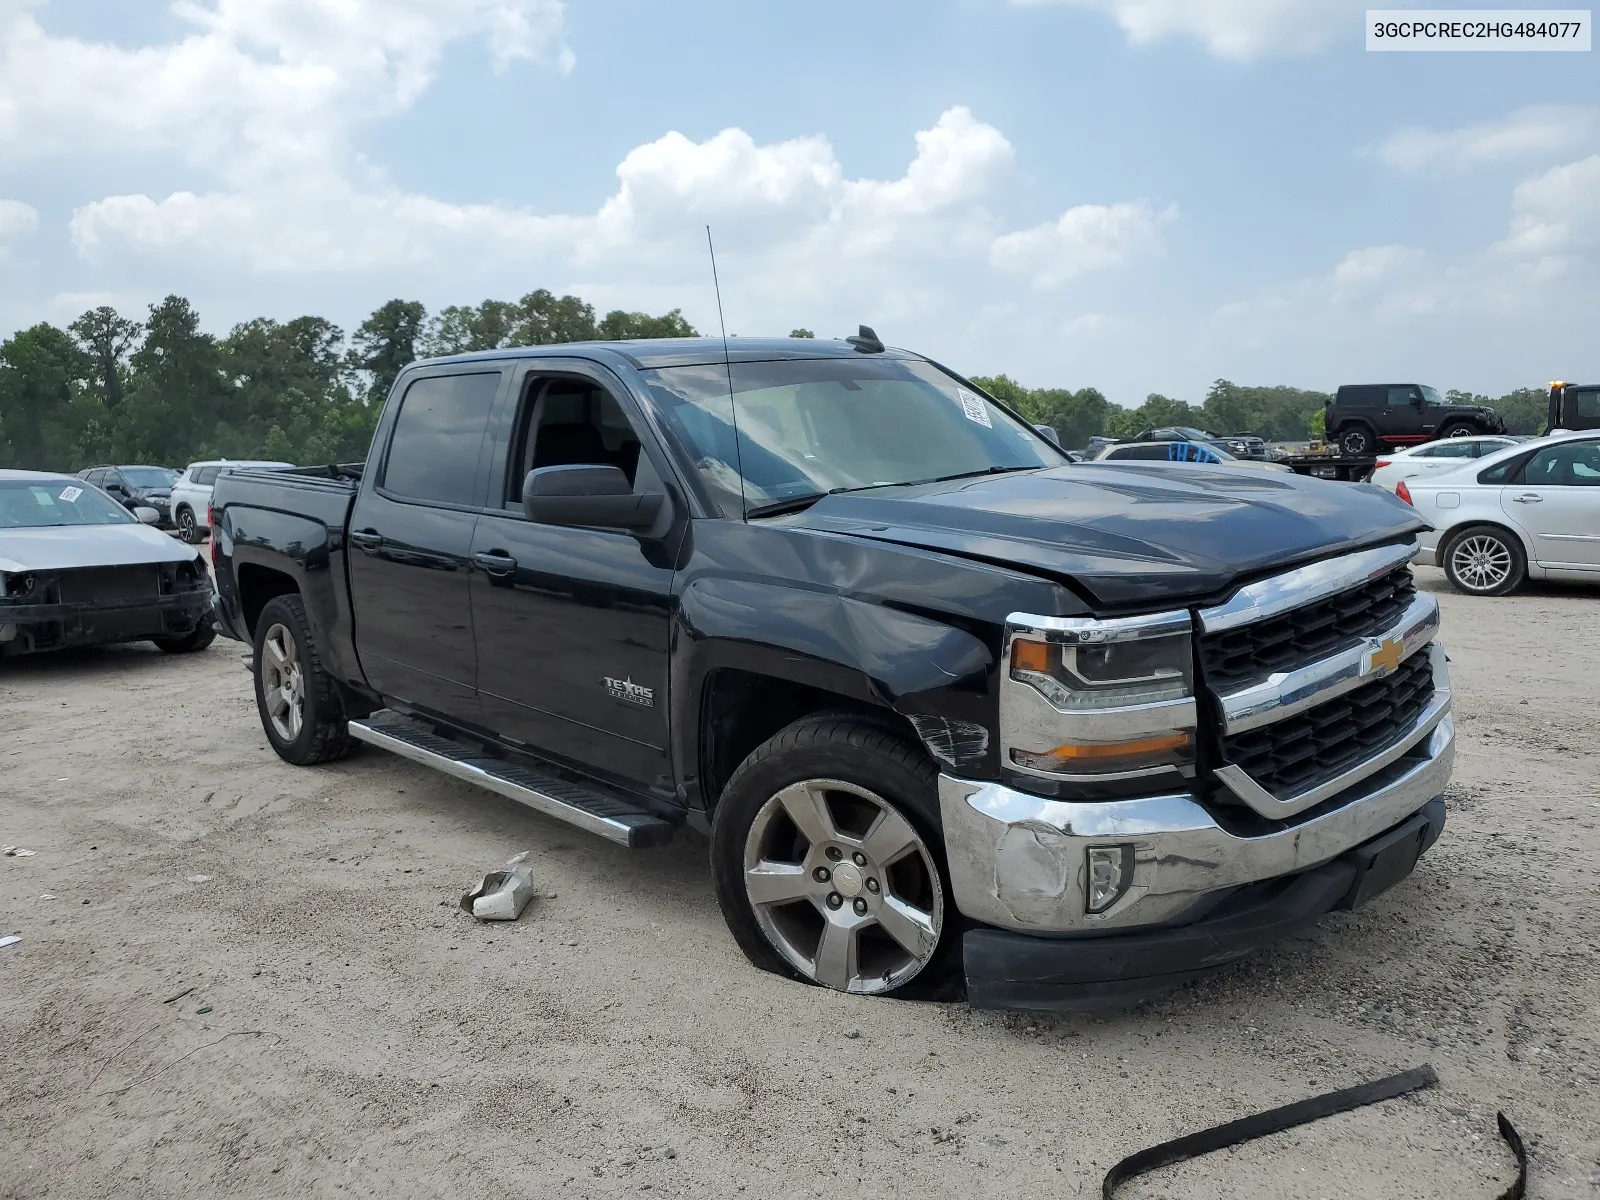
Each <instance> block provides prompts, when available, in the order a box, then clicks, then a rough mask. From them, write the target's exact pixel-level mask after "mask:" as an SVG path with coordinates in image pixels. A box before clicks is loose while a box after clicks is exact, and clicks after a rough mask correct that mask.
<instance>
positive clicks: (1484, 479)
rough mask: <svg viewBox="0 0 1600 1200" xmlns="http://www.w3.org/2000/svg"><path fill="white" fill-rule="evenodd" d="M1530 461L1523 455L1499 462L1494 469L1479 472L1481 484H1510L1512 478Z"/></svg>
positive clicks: (1488, 468) (1489, 468) (1487, 468)
mask: <svg viewBox="0 0 1600 1200" xmlns="http://www.w3.org/2000/svg"><path fill="white" fill-rule="evenodd" d="M1527 461H1528V460H1527V459H1526V458H1525V457H1523V456H1522V455H1520V454H1519V455H1516V456H1515V457H1513V458H1508V459H1506V460H1505V461H1504V462H1498V463H1496V464H1495V465H1494V466H1492V467H1486V468H1484V469H1483V470H1482V471H1479V472H1478V482H1479V483H1510V482H1511V477H1512V476H1513V475H1515V474H1516V473H1517V471H1518V470H1519V469H1520V468H1521V466H1522V464H1523V463H1525V462H1527Z"/></svg>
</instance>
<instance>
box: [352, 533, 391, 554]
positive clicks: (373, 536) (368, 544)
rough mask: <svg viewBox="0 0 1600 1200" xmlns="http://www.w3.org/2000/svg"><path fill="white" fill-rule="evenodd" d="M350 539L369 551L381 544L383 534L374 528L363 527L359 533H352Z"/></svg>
mask: <svg viewBox="0 0 1600 1200" xmlns="http://www.w3.org/2000/svg"><path fill="white" fill-rule="evenodd" d="M350 540H351V541H352V542H354V543H355V544H356V545H357V546H360V547H361V548H362V549H363V550H366V551H369V552H370V551H373V550H376V549H377V548H378V547H379V546H381V545H383V534H381V533H379V532H378V531H377V530H375V529H363V530H362V531H361V532H360V533H352V534H351V535H350Z"/></svg>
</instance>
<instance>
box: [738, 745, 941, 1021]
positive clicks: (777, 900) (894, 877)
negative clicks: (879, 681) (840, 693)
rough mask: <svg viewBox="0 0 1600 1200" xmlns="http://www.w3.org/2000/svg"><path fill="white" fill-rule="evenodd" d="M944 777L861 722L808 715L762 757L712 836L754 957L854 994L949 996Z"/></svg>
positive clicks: (748, 769)
mask: <svg viewBox="0 0 1600 1200" xmlns="http://www.w3.org/2000/svg"><path fill="white" fill-rule="evenodd" d="M937 779H938V775H937V772H936V771H935V770H934V767H933V764H932V763H930V762H929V761H928V759H927V756H926V755H925V754H923V753H922V751H921V749H920V747H918V746H916V745H915V744H913V743H912V742H911V741H910V740H909V739H907V738H905V737H903V736H901V735H900V734H899V733H898V732H896V731H894V730H892V729H889V728H886V727H884V726H881V725H878V724H876V723H874V722H873V721H871V720H870V719H867V718H863V717H858V716H855V715H853V714H837V713H835V714H822V715H819V716H813V717H807V718H804V719H802V720H800V721H797V722H795V723H794V724H793V725H790V726H789V727H788V728H787V729H784V730H782V731H780V732H779V733H778V734H776V735H775V736H774V737H773V738H772V739H771V740H770V741H768V742H767V743H766V744H765V745H763V746H761V747H760V748H759V749H757V750H756V751H755V752H754V753H752V754H751V755H750V757H749V758H747V759H746V760H745V761H744V763H743V764H741V765H740V767H739V769H738V770H737V771H735V772H734V775H733V778H732V779H730V780H729V781H728V786H727V787H726V789H724V791H723V794H722V798H721V800H720V802H719V803H718V806H717V812H716V818H715V821H714V823H713V825H712V836H711V860H712V867H713V872H714V878H715V883H716V892H717V902H718V904H719V905H720V907H721V909H722V915H723V918H724V919H725V920H726V921H727V923H728V928H729V929H730V930H731V931H732V933H733V936H734V938H735V940H737V941H738V943H739V947H740V949H742V950H743V951H744V952H745V955H746V956H747V957H748V958H749V959H750V961H751V962H753V963H755V964H756V965H757V966H759V967H761V968H763V969H764V970H768V971H773V972H775V973H777V974H782V975H789V976H791V977H792V978H797V979H801V980H805V981H806V982H809V983H815V984H818V985H819V986H822V987H828V988H833V989H835V990H836V991H841V992H852V993H855V994H858V995H899V996H908V997H909V996H915V997H920V998H939V999H943V998H949V997H951V996H953V995H954V994H955V987H956V983H957V980H958V969H957V968H958V966H959V959H960V931H959V930H958V929H957V928H956V925H957V920H956V910H955V905H954V903H953V901H952V900H951V898H950V895H949V888H948V884H947V882H946V879H947V875H948V872H947V871H946V868H945V860H944V853H943V841H942V838H941V836H940V824H939V813H938V788H937Z"/></svg>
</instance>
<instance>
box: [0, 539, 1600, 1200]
mask: <svg viewBox="0 0 1600 1200" xmlns="http://www.w3.org/2000/svg"><path fill="white" fill-rule="evenodd" d="M1420 575H1421V578H1422V582H1423V585H1424V586H1426V587H1429V588H1431V589H1433V590H1434V591H1435V592H1437V593H1438V594H1439V597H1440V600H1441V602H1442V603H1443V605H1444V609H1445V616H1446V625H1445V642H1446V645H1447V646H1448V647H1449V649H1450V653H1451V657H1452V660H1453V663H1454V671H1455V680H1456V687H1457V715H1458V719H1459V722H1460V731H1461V749H1460V755H1459V758H1458V760H1457V764H1458V765H1457V776H1456V781H1455V783H1454V785H1453V786H1452V788H1451V790H1450V792H1449V796H1448V799H1449V810H1450V816H1449V825H1448V828H1447V829H1446V832H1445V834H1444V836H1443V838H1442V840H1441V841H1440V843H1439V844H1438V846H1437V847H1436V848H1435V849H1434V851H1433V852H1432V853H1431V854H1430V855H1429V856H1428V857H1427V858H1425V859H1424V860H1423V863H1422V865H1421V866H1420V868H1419V870H1418V872H1417V874H1416V875H1414V876H1413V877H1412V878H1411V879H1410V880H1408V881H1407V882H1406V883H1404V884H1403V885H1401V886H1400V887H1399V888H1397V889H1396V890H1394V891H1393V892H1391V893H1389V894H1388V895H1386V896H1384V897H1382V898H1381V899H1380V900H1379V901H1377V902H1376V903H1375V904H1374V905H1373V906H1372V907H1371V908H1370V909H1368V910H1365V911H1362V912H1360V913H1356V914H1341V915H1338V916H1335V917H1333V918H1330V919H1329V920H1327V921H1326V922H1325V923H1324V924H1323V925H1322V926H1321V927H1319V928H1318V929H1316V930H1315V931H1313V932H1310V933H1308V934H1306V935H1305V936H1302V937H1300V938H1297V939H1295V940H1293V941H1291V942H1288V943H1286V944H1284V945H1282V946H1280V947H1278V948H1277V949H1275V950H1273V951H1271V952H1268V953H1265V954H1262V955H1260V956H1259V957H1257V958H1255V959H1253V960H1251V961H1249V962H1247V963H1245V964H1242V965H1240V966H1237V967H1236V968H1234V969H1232V970H1231V971H1229V972H1228V973H1227V974H1225V975H1223V976H1221V977H1220V978H1218V979H1216V980H1214V981H1209V982H1206V983H1204V984H1201V985H1198V986H1195V987H1192V988H1190V989H1188V990H1185V991H1183V992H1181V993H1179V994H1176V995H1174V996H1172V997H1170V998H1168V999H1165V1000H1163V1001H1160V1002H1158V1003H1155V1004H1153V1005H1149V1006H1147V1007H1145V1008H1143V1009H1139V1010H1136V1011H1134V1012H1131V1013H1127V1014H1123V1015H1118V1016H1114V1017H1110V1018H1104V1019H1102V1018H1081V1017H1072V1018H1067V1017H1060V1018H1058V1017H1039V1018H1034V1017H1025V1016H1015V1015H998V1014H993V1013H983V1012H976V1011H974V1010H972V1009H970V1008H968V1007H967V1006H965V1005H921V1004H909V1003H899V1002H893V1001H883V1000H876V1001H874V1000H861V999H856V998H851V997H847V996H841V995H837V994H834V993H829V992H825V991H821V990H817V989H812V988H807V987H804V986H801V985H799V984H795V983H790V982H786V981H783V980H780V979H777V978H775V977H773V976H770V975H765V974H762V973H760V972H758V971H756V970H755V969H754V968H752V967H750V966H749V965H748V964H747V963H746V962H745V961H744V959H743V958H742V957H741V956H740V954H739V952H738V951H737V950H736V949H735V947H734V945H733V943H732V941H731V940H730V938H729V937H728V936H727V935H726V933H725V931H724V928H723V925H722V921H721V918H720V917H719V916H718V914H717V910H716V906H715V904H714V902H713V900H712V896H711V884H710V877H709V872H708V869H707V865H706V846H705V843H704V842H703V841H702V840H701V839H699V838H697V837H695V836H693V835H687V834H686V835H683V836H681V837H680V838H679V840H678V841H677V842H676V843H675V844H674V845H672V846H670V847H667V848H665V849H663V850H659V851H650V852H646V853H631V854H630V853H629V852H627V851H623V850H620V849H617V848H614V847H612V846H610V845H609V844H606V843H603V842H600V841H598V840H593V839H590V838H588V837H586V836H585V835H583V834H581V833H578V832H576V831H573V830H570V829H568V828H567V827H565V826H563V825H561V824H559V823H556V822H554V821H550V820H547V819H545V818H543V817H541V816H538V815H536V814H533V813H531V812H528V811H526V810H524V809H522V808H520V807H518V806H517V805H515V804H513V803H511V802H509V801H506V800H502V799H500V798H498V797H495V796H493V795H489V794H487V793H484V792H481V791H478V790H475V789H473V788H471V787H469V786H467V785H465V784H461V783H457V782H454V781H452V780H449V779H445V778H442V777H439V776H436V775H433V774H431V773H429V772H427V771H425V770H423V769H421V768H418V767H415V766H413V765H410V764H407V763H405V762H403V761H401V760H399V759H396V758H393V757H390V756H388V755H385V754H383V753H380V752H375V751H367V752H364V753H359V754H357V755H354V756H352V757H351V758H350V759H348V760H346V761H344V762H341V763H339V764H336V765H333V766H330V767H324V768H318V769H310V770H306V769H298V768H294V767H290V766H288V765H286V764H284V763H281V762H279V761H278V759H277V758H276V757H275V756H274V755H273V754H272V753H271V752H270V751H269V750H268V749H267V746H266V743H265V740H264V739H263V737H262V735H261V730H260V726H259V724H258V721H257V717H256V712H255V708H254V704H253V701H252V699H251V694H250V686H249V678H248V676H247V675H246V673H245V671H244V669H243V664H242V662H241V653H240V650H241V648H240V647H239V646H238V645H237V644H235V643H232V642H225V641H219V642H218V643H217V644H216V645H214V646H213V647H212V648H211V649H210V650H209V651H207V652H206V653H204V654H202V655H200V656H198V657H192V658H188V659H183V658H170V657H167V656H164V655H162V654H160V653H158V652H156V651H155V650H153V649H147V648H142V647H129V648H120V649H115V650H107V651H102V652H94V653H85V654H75V655H72V656H70V657H53V658H42V659H37V660H34V661H25V660H24V661H17V662H12V663H7V664H5V665H4V666H0V842H3V843H6V844H18V845H21V846H24V847H26V848H28V849H30V850H34V851H36V854H34V855H33V856H32V857H26V858H15V857H13V858H0V934H4V933H18V934H20V935H21V937H22V941H21V943H20V944H17V945H12V946H10V947H8V948H4V949H0V1040H3V1043H4V1046H5V1054H4V1063H5V1067H4V1072H3V1074H0V1122H3V1128H4V1131H5V1137H4V1138H3V1139H0V1196H6V1197H13V1196H14V1197H35V1196H56V1197H92V1196H120V1197H127V1196H141V1197H143V1196H199V1195H211V1196H229V1197H252V1196H491V1197H500V1196H504V1197H541V1196H569V1195H570V1196H621V1195H630V1196H639V1195H651V1196H657V1195H668V1196H711V1197H724V1196H726V1197H733V1196H740V1195H744V1196H781V1197H788V1196H828V1197H834V1198H836V1197H840V1196H870V1197H876V1196H918V1197H942V1196H961V1197H971V1196H978V1195H987V1196H1025V1197H1089V1196H1095V1195H1098V1194H1099V1180H1100V1176H1101V1174H1102V1172H1103V1171H1104V1170H1105V1169H1106V1168H1107V1167H1108V1166H1109V1165H1110V1164H1111V1163H1112V1162H1114V1161H1115V1160H1116V1159H1118V1158H1120V1157H1121V1156H1122V1155H1124V1154H1126V1153H1128V1152H1130V1151H1132V1150H1135V1149H1138V1148H1140V1147H1143V1146H1147V1145H1150V1144H1152V1143H1154V1142H1157V1141H1160V1140H1163V1139H1166V1138H1169V1137H1173V1136H1176V1135H1178V1134H1181V1133H1185V1132H1188V1131H1191V1130H1194V1129H1198V1128H1202V1127H1205V1126H1208V1125H1211V1124H1213V1123H1215V1122H1217V1121H1220V1120H1225V1119H1228V1118H1230V1117H1233V1116H1239V1115H1244V1114H1246V1113H1249V1112H1253V1111H1257V1110H1260V1109H1263V1108H1267V1107H1271V1106H1274V1105H1277V1104H1282V1103H1286V1102H1288V1101H1291V1100H1296V1099H1299V1098H1301V1097H1304V1096H1307V1095H1311V1094H1314V1093H1317V1092H1321V1091H1325V1090H1329V1089H1331V1088H1335V1087H1342V1086H1346V1085H1349V1084H1353V1083H1358V1082H1362V1081H1365V1080H1368V1079H1372V1078H1375V1077H1377V1076H1380V1075H1385V1074H1389V1073H1392V1072H1394V1071H1398V1070H1401V1069H1404V1068H1407V1067H1411V1066H1415V1065H1417V1064H1420V1063H1423V1062H1431V1063H1433V1064H1434V1065H1435V1067H1436V1068H1437V1069H1438V1072H1439V1075H1440V1077H1441V1083H1440V1085H1439V1086H1437V1087H1435V1088H1433V1089H1432V1090H1430V1091H1426V1092H1423V1093H1419V1094H1418V1095H1416V1096H1414V1097H1411V1098H1408V1099H1403V1100H1397V1101H1391V1102H1388V1103H1386V1104H1383V1105H1381V1106H1379V1107H1376V1108H1370V1109H1366V1110H1363V1111H1361V1112H1359V1113H1355V1114H1350V1115H1346V1116H1341V1117H1336V1118H1333V1119H1330V1120H1326V1121H1322V1122H1320V1123H1318V1124H1316V1125H1313V1126H1308V1127H1305V1128H1303V1129H1301V1130H1298V1131H1295V1132H1292V1133H1289V1134H1283V1135H1278V1136H1276V1137H1273V1138H1270V1139H1267V1140H1263V1141H1259V1142H1255V1143H1252V1144H1250V1145H1248V1146H1245V1147H1241V1148H1238V1149H1237V1150H1234V1151H1231V1152H1223V1153H1220V1154H1217V1155H1213V1156H1211V1157H1209V1158H1206V1159H1201V1160H1197V1161H1195V1162H1191V1163H1187V1164H1182V1165H1178V1166H1175V1167H1170V1168H1167V1169H1164V1170H1162V1171H1160V1172H1158V1173H1156V1174H1154V1175H1151V1176H1147V1177H1145V1178H1144V1179H1142V1180H1139V1181H1136V1182H1135V1183H1133V1184H1130V1185H1128V1186H1127V1187H1126V1188H1125V1190H1124V1191H1123V1192H1122V1193H1121V1195H1123V1196H1138V1197H1150V1196H1155V1197H1173V1198H1177V1197H1182V1198H1184V1200H1206V1198H1210V1197H1218V1198H1220V1197H1324V1196H1327V1197H1332V1196H1341V1197H1343V1196H1381V1197H1417V1198H1427V1200H1432V1198H1449V1200H1471V1198H1473V1197H1479V1196H1481V1197H1491V1196H1496V1195H1498V1194H1499V1192H1500V1190H1501V1188H1502V1187H1504V1186H1505V1184H1506V1183H1507V1182H1509V1181H1510V1179H1511V1178H1512V1176H1513V1167H1512V1159H1511V1156H1510V1154H1509V1152H1508V1151H1507V1150H1506V1149H1505V1147H1504V1146H1503V1145H1502V1144H1501V1143H1500V1142H1499V1140H1498V1138H1497V1137H1496V1136H1495V1132H1494V1114H1495V1111H1496V1110H1497V1109H1504V1110H1505V1111H1506V1112H1507V1113H1508V1114H1509V1115H1510V1117H1511V1118H1512V1120H1513V1121H1514V1122H1515V1123H1516V1125H1517V1126H1518V1128H1519V1129H1521V1131H1522V1132H1523V1134H1524V1136H1525V1137H1526V1138H1527V1139H1528V1142H1529V1149H1530V1152H1531V1156H1532V1168H1531V1184H1530V1189H1529V1195H1531V1196H1536V1197H1590V1196H1595V1195H1600V960H1597V956H1596V946H1595V943H1596V938H1597V935H1600V751H1597V745H1600V743H1597V741H1596V738H1595V713H1596V711H1597V708H1600V619H1597V618H1600V591H1597V590H1592V589H1591V590H1587V591H1585V590H1582V589H1556V588H1533V589H1529V590H1527V591H1525V592H1523V593H1522V594H1519V595H1518V596H1516V597H1513V598H1510V599H1504V600H1473V599H1469V598H1466V597H1462V596H1459V595H1456V594H1454V593H1453V592H1451V591H1450V589H1449V588H1448V586H1447V585H1446V584H1445V583H1444V581H1443V578H1442V576H1441V575H1440V574H1439V573H1438V572H1436V571H1431V570H1423V571H1421V572H1420ZM520 850H527V851H529V852H530V859H529V861H531V862H532V863H533V864H534V865H535V866H536V867H537V869H538V871H539V875H540V878H541V880H542V883H543V891H544V893H545V894H544V895H542V896H541V897H540V898H539V899H537V900H536V901H535V902H534V903H533V904H532V905H531V906H530V908H529V910H528V911H527V912H526V913H525V914H524V916H523V918H522V920H521V921H520V922H519V923H517V924H515V925H499V926H483V925H478V924H476V923H474V922H473V921H472V920H471V918H469V917H467V916H466V915H465V914H463V913H462V912H461V911H460V910H459V909H458V908H457V907H456V901H457V899H458V898H459V897H460V895H461V893H462V892H463V891H464V890H465V889H466V887H467V886H468V885H469V884H471V883H472V882H474V881H475V880H476V879H477V878H478V877H479V876H481V875H482V874H483V872H484V871H486V870H488V869H490V868H492V867H494V866H496V865H498V864H499V863H501V862H503V861H504V860H505V859H506V857H508V856H509V855H511V854H513V853H515V852H517V851H520ZM46 897H52V898H46ZM190 989H192V990H190ZM180 992H183V993H185V994H183V995H182V996H181V997H180V998H177V999H174V1000H172V1001H171V1002H170V1003H164V1001H167V1000H168V998H169V997H174V996H175V995H177V994H178V993H180Z"/></svg>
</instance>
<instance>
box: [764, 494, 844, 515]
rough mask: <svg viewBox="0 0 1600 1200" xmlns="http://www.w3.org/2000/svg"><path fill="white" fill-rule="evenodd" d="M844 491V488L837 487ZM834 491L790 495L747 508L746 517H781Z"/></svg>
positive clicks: (807, 505)
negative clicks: (783, 498)
mask: <svg viewBox="0 0 1600 1200" xmlns="http://www.w3.org/2000/svg"><path fill="white" fill-rule="evenodd" d="M836 490H838V491H843V490H844V489H842V488H839V489H836ZM831 495H833V492H807V493H806V494H805V495H804V496H790V497H789V498H788V499H787V500H774V501H772V503H770V504H758V505H756V506H755V507H754V508H747V509H745V513H744V519H745V520H747V521H748V520H750V519H751V518H752V517H781V516H782V515H783V514H784V513H792V512H799V511H800V510H801V509H802V508H810V507H811V506H812V505H813V504H815V503H816V502H817V501H818V500H821V499H823V498H824V497H825V496H831Z"/></svg>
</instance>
